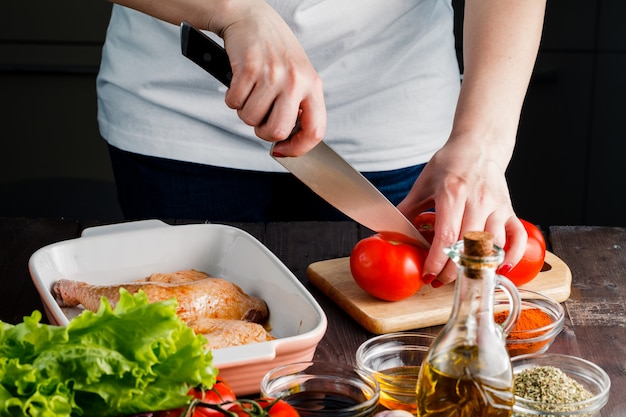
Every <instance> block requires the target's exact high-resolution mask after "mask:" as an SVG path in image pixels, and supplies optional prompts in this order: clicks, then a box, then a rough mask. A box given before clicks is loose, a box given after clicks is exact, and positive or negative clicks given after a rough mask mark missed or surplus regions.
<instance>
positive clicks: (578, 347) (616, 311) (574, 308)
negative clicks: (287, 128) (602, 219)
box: [0, 218, 626, 417]
mask: <svg viewBox="0 0 626 417" xmlns="http://www.w3.org/2000/svg"><path fill="white" fill-rule="evenodd" d="M167 223H170V224H177V223H185V222H176V221H167ZM96 224H97V222H91V223H89V222H83V223H80V222H77V221H72V220H67V219H27V218H0V295H1V297H2V299H1V302H0V320H2V321H4V322H7V323H18V322H21V321H22V320H23V317H24V316H27V315H30V314H31V313H32V311H33V310H40V311H42V312H43V306H42V304H41V301H40V299H39V296H38V294H37V291H36V289H35V287H34V285H33V283H32V281H31V278H30V274H29V271H28V259H29V257H30V256H31V254H32V253H33V252H34V251H35V250H37V249H39V248H41V247H43V246H45V245H48V244H50V243H54V242H57V241H60V240H65V239H71V238H75V237H78V236H80V233H81V231H82V230H83V229H84V228H85V227H88V226H93V225H96ZM232 225H234V226H236V227H239V228H241V229H243V230H246V231H247V232H249V233H250V234H252V235H253V236H255V237H256V238H257V239H259V240H260V241H261V242H263V243H264V244H265V245H266V246H267V247H268V248H269V249H270V250H271V251H272V252H274V254H276V256H278V257H279V258H280V259H281V260H282V261H283V262H284V263H285V265H286V266H287V267H288V268H289V269H290V270H291V271H292V272H293V273H294V274H295V275H296V276H297V277H298V279H300V280H301V281H302V282H304V283H305V285H306V286H307V287H308V289H309V290H310V291H311V293H312V294H313V295H314V296H315V298H316V299H317V300H318V301H319V303H320V304H321V306H322V308H323V309H324V311H325V312H326V315H327V317H328V330H327V332H326V335H325V336H324V338H323V339H322V341H321V342H320V344H319V345H318V349H317V352H316V354H315V356H316V358H317V359H320V360H333V361H338V362H344V363H349V364H354V353H355V351H356V348H357V347H358V345H359V344H360V343H361V342H363V341H364V340H366V339H367V338H368V337H371V336H372V334H370V333H368V332H367V331H366V330H364V329H363V328H362V327H361V326H360V325H359V324H357V323H356V322H355V321H354V320H353V319H352V318H351V317H350V316H348V315H347V314H346V313H344V312H343V310H341V309H340V308H338V307H337V306H336V305H335V304H334V303H333V302H332V301H330V300H329V299H328V298H327V297H326V296H325V295H324V294H322V293H321V292H320V291H319V290H317V289H316V288H315V287H314V286H312V285H311V284H310V283H309V282H308V279H307V276H306V268H307V266H308V265H309V264H311V263H312V262H316V261H320V260H326V259H333V258H338V257H343V256H348V255H349V254H350V250H351V249H352V247H353V246H354V244H355V243H356V242H357V241H358V240H359V239H361V238H362V237H364V236H366V235H367V234H369V233H371V232H369V231H368V230H367V229H363V228H361V227H360V226H358V225H357V224H355V223H352V222H321V223H319V222H296V223H269V224H247V223H245V224H239V223H234V224H232ZM545 233H546V235H547V237H548V249H549V250H551V251H552V252H554V253H555V254H556V255H557V256H558V257H559V258H561V259H562V260H563V261H564V262H565V263H566V264H567V265H568V266H569V267H570V269H571V272H572V293H571V296H570V298H569V299H568V300H567V301H566V302H565V303H564V306H565V310H566V320H565V326H564V329H563V331H562V332H561V334H560V335H559V336H558V337H557V339H556V341H555V342H554V344H553V345H552V347H551V348H550V352H557V353H566V354H570V355H575V356H580V357H582V358H585V359H587V360H590V361H592V362H594V363H596V364H598V365H599V366H601V367H602V368H604V370H606V371H607V373H608V374H609V376H610V378H611V384H612V386H611V393H610V398H609V403H608V404H607V405H606V407H604V409H603V410H602V412H601V414H600V415H601V416H602V417H609V416H611V417H623V416H625V415H626V304H625V300H626V252H625V251H626V228H617V227H613V228H612V227H589V226H552V227H550V228H549V230H545ZM440 328H441V327H440V326H438V327H431V328H426V329H420V331H426V332H430V333H437V332H438V331H439V330H440Z"/></svg>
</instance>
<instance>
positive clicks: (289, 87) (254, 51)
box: [208, 0, 326, 156]
mask: <svg viewBox="0 0 626 417" xmlns="http://www.w3.org/2000/svg"><path fill="white" fill-rule="evenodd" d="M218 3H221V4H222V5H223V6H222V8H221V9H220V10H218V11H217V12H215V13H213V14H212V15H211V17H210V20H209V23H208V29H209V30H211V31H213V32H215V33H217V34H218V35H219V36H221V37H222V38H223V39H224V45H225V48H226V51H227V53H228V56H229V58H230V63H231V66H232V69H233V78H232V81H231V86H230V88H229V90H228V92H227V93H226V97H225V100H226V104H227V105H228V106H229V107H231V108H233V109H235V110H237V114H238V115H239V118H240V119H241V120H243V121H244V122H245V123H246V124H248V125H250V126H253V127H254V129H255V133H256V135H257V136H258V137H260V138H261V139H264V140H266V141H269V142H279V141H283V142H281V143H280V144H277V145H276V147H275V148H274V150H275V152H276V153H277V154H281V155H284V156H298V155H301V154H304V153H306V152H307V151H308V150H310V149H311V148H313V147H314V146H315V145H316V144H317V143H318V142H319V141H321V140H322V139H323V137H324V133H325V131H326V108H325V104H324V91H323V86H322V81H321V79H320V78H319V75H318V74H317V72H316V71H315V68H313V65H312V64H311V62H310V61H309V59H308V57H307V55H306V53H305V52H304V49H303V48H302V45H300V43H299V41H298V40H297V39H296V37H295V35H294V34H293V32H292V31H291V29H290V28H289V27H288V26H287V24H286V23H285V22H284V21H283V19H282V18H281V17H280V16H279V15H278V13H277V12H276V11H275V10H274V9H273V8H272V7H270V6H269V5H268V4H267V3H266V2H265V1H263V0H252V1H250V0H246V1H239V0H230V1H226V2H218ZM298 119H299V123H300V128H299V130H298V131H297V132H296V133H295V134H294V135H293V136H292V137H291V138H290V139H289V140H287V141H285V139H287V138H289V136H290V134H291V132H292V130H293V128H294V126H295V125H296V122H297V121H298Z"/></svg>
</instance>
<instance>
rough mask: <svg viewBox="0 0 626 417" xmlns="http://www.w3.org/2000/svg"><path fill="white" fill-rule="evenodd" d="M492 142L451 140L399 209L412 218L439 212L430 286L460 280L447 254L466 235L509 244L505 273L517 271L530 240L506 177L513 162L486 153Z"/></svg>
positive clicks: (427, 276) (427, 266) (496, 152)
mask: <svg viewBox="0 0 626 417" xmlns="http://www.w3.org/2000/svg"><path fill="white" fill-rule="evenodd" d="M487 142H488V141H483V142H480V141H473V140H471V139H470V138H467V137H464V138H461V137H454V138H452V137H451V138H450V140H449V141H448V143H447V144H446V145H445V146H444V147H443V148H441V149H440V150H439V151H438V152H437V153H436V154H435V155H434V156H433V158H432V159H431V160H430V161H429V162H428V164H427V165H426V167H425V168H424V171H423V172H422V174H421V175H420V176H419V178H418V179H417V181H416V182H415V184H414V186H413V188H412V189H411V191H410V192H409V194H408V195H407V197H406V198H405V199H404V200H403V201H402V202H401V203H400V204H399V205H398V208H399V209H400V211H402V212H403V213H404V215H405V216H406V217H407V218H408V219H415V217H416V216H417V215H418V214H419V213H421V212H423V211H426V210H428V209H432V208H436V212H437V221H436V222H435V233H434V238H433V242H432V245H431V248H430V251H429V253H428V256H427V258H426V261H425V263H424V274H423V279H424V282H425V283H431V282H433V280H435V278H436V281H435V284H434V286H440V285H442V284H447V283H449V282H452V281H454V280H455V278H456V275H457V271H456V266H455V265H454V263H452V262H449V261H450V259H449V258H448V256H447V255H445V254H444V252H443V249H444V248H446V247H449V246H451V245H453V244H454V243H456V242H457V241H458V240H460V239H461V238H462V236H463V234H464V233H465V232H467V231H475V230H480V231H482V230H486V231H488V232H490V233H492V234H493V235H494V243H495V244H497V245H499V246H501V247H502V246H504V244H505V242H506V241H507V240H508V241H509V242H510V249H509V250H508V251H507V253H506V254H505V258H504V261H503V263H502V268H507V265H510V267H511V268H512V267H513V266H514V265H516V264H517V262H519V260H520V259H521V258H522V255H523V254H524V249H525V247H526V240H527V235H526V232H525V230H524V227H523V225H522V224H521V222H520V221H519V220H518V218H517V216H516V215H515V212H514V210H513V207H512V204H511V199H510V197H509V190H508V186H507V183H506V179H505V175H504V174H505V167H506V161H508V158H502V157H501V156H500V155H503V152H502V150H501V149H482V148H484V147H486V146H487V145H486V144H487ZM489 143H491V142H489ZM489 146H491V145H489Z"/></svg>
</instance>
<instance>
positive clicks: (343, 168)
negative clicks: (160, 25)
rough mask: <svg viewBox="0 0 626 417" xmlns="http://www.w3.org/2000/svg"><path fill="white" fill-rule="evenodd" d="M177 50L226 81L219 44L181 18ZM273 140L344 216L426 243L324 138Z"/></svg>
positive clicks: (285, 160)
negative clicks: (291, 150)
mask: <svg viewBox="0 0 626 417" xmlns="http://www.w3.org/2000/svg"><path fill="white" fill-rule="evenodd" d="M181 50H182V54H183V55H184V56H186V57H187V58H189V59H190V60H192V61H193V62H195V63H196V64H197V65H199V66H200V67H201V68H203V69H204V70H206V71H207V72H208V73H209V74H211V75H213V76H214V77H215V78H216V79H217V80H219V81H221V82H222V83H223V84H224V85H225V86H227V87H229V86H230V81H231V79H232V68H231V66H230V61H229V59H228V55H227V54H226V51H225V50H224V48H222V47H221V46H220V45H219V44H218V43H216V42H215V41H213V40H212V39H211V38H209V37H208V36H207V35H205V34H204V33H202V32H201V31H199V30H198V29H196V28H194V27H193V26H192V25H190V24H189V23H187V22H182V23H181ZM295 130H297V129H295ZM295 130H294V131H295ZM292 134H293V132H292ZM274 146H275V144H274V145H272V149H271V150H270V155H271V156H272V158H273V159H274V160H275V161H277V162H278V163H279V164H281V165H282V166H283V167H285V168H286V169H287V170H288V171H289V172H291V173H292V174H293V175H294V176H295V177H296V178H298V179H299V180H300V181H302V182H303V183H304V184H305V185H306V186H307V187H309V188H310V189H311V190H313V191H314V192H315V193H316V194H317V195H319V196H320V197H321V198H323V199H324V200H326V201H327V202H328V203H330V204H331V205H332V206H334V207H335V208H336V209H338V210H339V211H341V212H342V213H344V214H345V215H346V216H348V217H350V218H351V219H353V220H354V221H356V222H357V223H360V224H362V225H363V226H365V227H367V228H369V229H371V230H373V231H375V232H378V233H384V234H386V235H388V236H392V237H393V238H395V239H398V240H401V241H405V242H409V243H412V244H419V245H421V246H423V247H426V248H429V247H430V244H429V243H428V241H427V240H426V239H425V238H424V237H423V236H422V235H421V233H420V232H419V231H418V230H417V229H416V228H415V226H414V225H413V224H412V223H411V222H410V221H409V220H408V219H407V218H406V217H405V216H404V215H403V214H402V213H401V212H400V210H398V208H397V207H396V206H394V205H393V204H392V203H391V202H390V201H389V200H388V199H387V197H385V196H384V194H382V193H381V192H380V191H379V190H378V189H377V188H376V187H375V186H374V185H373V184H372V183H371V182H369V180H368V179H367V178H365V177H364V176H363V175H362V174H361V173H360V172H359V171H357V170H356V169H355V168H354V167H352V165H350V164H349V163H348V162H347V161H346V160H345V159H343V158H342V157H341V156H340V155H339V154H337V152H335V151H334V150H333V149H332V148H331V147H330V146H328V144H326V143H325V142H324V141H322V142H319V143H318V144H317V145H316V146H315V147H314V148H313V149H311V150H310V151H309V152H307V153H306V154H304V155H301V156H297V157H276V156H274V155H273V153H274V152H273V151H274Z"/></svg>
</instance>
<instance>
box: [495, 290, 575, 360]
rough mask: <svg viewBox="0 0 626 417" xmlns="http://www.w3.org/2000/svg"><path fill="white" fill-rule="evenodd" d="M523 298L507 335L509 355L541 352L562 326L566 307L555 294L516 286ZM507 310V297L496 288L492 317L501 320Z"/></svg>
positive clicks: (550, 342) (547, 346)
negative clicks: (518, 312) (518, 314)
mask: <svg viewBox="0 0 626 417" xmlns="http://www.w3.org/2000/svg"><path fill="white" fill-rule="evenodd" d="M518 292H519V295H520V298H521V299H522V305H521V313H520V318H519V320H518V321H517V323H516V324H515V326H514V327H513V329H512V330H511V332H510V333H509V334H508V335H507V338H506V349H507V351H508V352H509V356H511V357H514V356H519V355H525V354H529V353H543V352H545V351H547V350H548V348H549V347H550V345H552V342H554V339H555V337H556V336H557V335H558V334H559V333H560V332H561V330H563V321H564V319H565V311H564V310H563V306H562V305H561V304H559V302H558V301H556V300H555V299H554V298H552V297H550V296H548V295H545V294H541V293H539V292H536V291H531V290H526V289H518ZM508 312H509V300H508V298H507V297H506V296H505V295H504V293H501V292H500V291H496V296H495V305H494V319H495V321H496V323H502V322H503V321H504V320H505V318H506V317H507V315H508Z"/></svg>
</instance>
